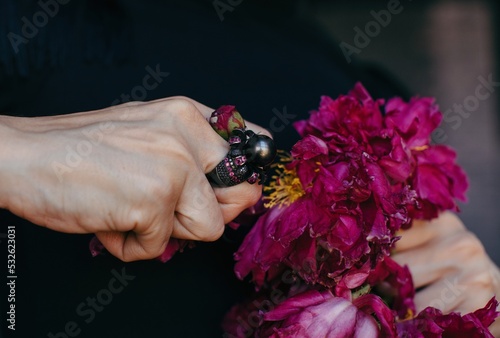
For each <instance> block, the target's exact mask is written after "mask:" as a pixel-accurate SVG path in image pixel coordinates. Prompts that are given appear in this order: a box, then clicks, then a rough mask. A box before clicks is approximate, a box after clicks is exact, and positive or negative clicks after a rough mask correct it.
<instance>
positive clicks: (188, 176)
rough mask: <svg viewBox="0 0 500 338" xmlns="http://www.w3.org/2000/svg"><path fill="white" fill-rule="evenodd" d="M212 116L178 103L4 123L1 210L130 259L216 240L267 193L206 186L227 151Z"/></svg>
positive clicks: (136, 105)
mask: <svg viewBox="0 0 500 338" xmlns="http://www.w3.org/2000/svg"><path fill="white" fill-rule="evenodd" d="M212 111H213V109H211V108H208V107H206V106H204V105H202V104H200V103H198V102H196V101H194V100H191V99H188V98H182V97H173V98H167V99H163V100H158V101H153V102H146V103H143V102H131V103H127V104H123V105H120V106H115V107H110V108H106V109H102V110H98V111H92V112H85V113H78V114H70V115H62V116H53V117H41V118H13V117H5V116H4V117H1V118H0V129H1V130H0V132H1V135H2V137H1V138H2V140H1V141H2V143H4V145H5V147H4V150H3V151H2V154H0V207H2V208H6V209H9V210H10V211H11V212H13V213H15V214H17V215H19V216H20V217H23V218H26V219H28V220H30V221H31V222H33V223H35V224H38V225H41V226H45V227H48V228H50V229H52V230H56V231H61V232H68V233H96V235H97V237H98V238H99V240H100V241H101V242H102V244H103V245H104V246H105V247H106V249H107V250H108V251H109V252H111V253H112V254H113V255H115V256H116V257H118V258H120V259H122V260H124V261H132V260H140V259H150V258H154V257H157V256H159V255H160V254H161V253H162V252H163V250H164V249H165V247H166V244H167V243H168V240H169V238H170V237H175V238H179V239H188V240H200V241H212V240H216V239H217V238H219V237H220V236H221V235H222V232H223V231H224V224H226V223H228V222H229V221H231V220H232V219H234V218H235V217H236V216H237V215H238V214H239V213H240V212H241V211H243V210H244V209H245V208H247V207H249V206H251V205H253V204H255V203H256V202H257V200H258V199H259V198H260V195H261V186H258V185H250V184H248V183H247V182H244V183H242V184H239V185H237V186H234V187H230V188H215V189H214V188H212V187H211V186H210V184H209V183H208V181H207V179H206V177H205V174H206V173H208V172H210V171H211V170H212V169H213V168H214V167H215V166H216V165H217V164H218V163H219V162H220V161H221V160H222V159H223V158H224V157H225V155H226V153H227V151H228V144H227V142H226V141H224V140H223V139H222V138H221V137H220V136H219V135H218V134H217V133H215V132H214V131H213V130H212V128H211V127H210V125H209V124H208V122H207V121H206V118H208V117H209V116H210V114H211V112H212ZM248 127H249V129H252V130H253V131H255V132H256V133H267V132H266V131H264V130H263V129H262V128H260V127H258V126H255V125H252V124H248Z"/></svg>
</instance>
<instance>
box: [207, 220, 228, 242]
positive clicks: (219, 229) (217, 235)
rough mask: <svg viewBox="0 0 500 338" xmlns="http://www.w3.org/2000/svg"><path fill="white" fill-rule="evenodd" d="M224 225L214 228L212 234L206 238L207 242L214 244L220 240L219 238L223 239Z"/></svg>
mask: <svg viewBox="0 0 500 338" xmlns="http://www.w3.org/2000/svg"><path fill="white" fill-rule="evenodd" d="M224 228H225V226H224V224H222V222H221V223H220V224H218V225H216V226H214V227H213V229H212V231H211V233H210V234H209V236H208V237H207V238H206V241H209V242H213V241H216V240H218V239H219V238H221V237H222V234H223V233H224Z"/></svg>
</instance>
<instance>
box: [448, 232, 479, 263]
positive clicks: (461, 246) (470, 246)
mask: <svg viewBox="0 0 500 338" xmlns="http://www.w3.org/2000/svg"><path fill="white" fill-rule="evenodd" d="M454 239H455V240H454V244H453V247H452V250H453V251H454V252H455V254H457V255H458V256H459V257H464V258H477V257H478V256H483V255H485V249H484V246H483V244H482V243H481V241H480V240H479V239H478V238H477V236H476V235H474V234H473V233H472V232H470V231H463V232H461V233H459V234H457V235H455V236H454Z"/></svg>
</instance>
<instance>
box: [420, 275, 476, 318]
mask: <svg viewBox="0 0 500 338" xmlns="http://www.w3.org/2000/svg"><path fill="white" fill-rule="evenodd" d="M452 276H453V275H452ZM452 276H450V277H448V278H446V279H442V280H440V281H438V282H436V283H434V284H431V285H429V286H427V287H426V288H425V289H423V290H421V291H419V292H417V293H416V294H415V307H416V309H417V313H418V312H420V311H422V310H423V309H425V308H426V307H428V306H432V307H435V308H437V309H439V310H441V311H443V312H444V313H448V312H450V311H454V310H455V309H457V307H458V306H459V305H460V304H461V303H463V301H464V299H465V298H466V297H465V295H466V293H465V292H464V291H465V290H467V288H466V287H465V286H463V285H461V284H459V282H458V277H452ZM455 276H456V275H455Z"/></svg>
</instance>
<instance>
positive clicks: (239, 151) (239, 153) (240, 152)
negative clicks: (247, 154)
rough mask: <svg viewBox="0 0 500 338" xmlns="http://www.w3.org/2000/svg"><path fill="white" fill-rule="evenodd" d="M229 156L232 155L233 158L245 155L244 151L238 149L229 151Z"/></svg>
mask: <svg viewBox="0 0 500 338" xmlns="http://www.w3.org/2000/svg"><path fill="white" fill-rule="evenodd" d="M229 154H230V155H231V157H236V156H241V155H243V151H241V150H240V149H238V148H233V149H231V150H230V151H229Z"/></svg>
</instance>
